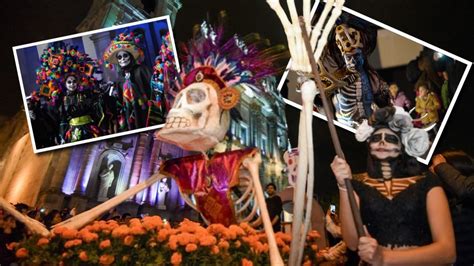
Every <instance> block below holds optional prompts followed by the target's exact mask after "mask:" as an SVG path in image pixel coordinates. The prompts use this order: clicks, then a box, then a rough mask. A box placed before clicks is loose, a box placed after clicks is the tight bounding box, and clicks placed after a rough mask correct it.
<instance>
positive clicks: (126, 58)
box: [116, 51, 132, 67]
mask: <svg viewBox="0 0 474 266" xmlns="http://www.w3.org/2000/svg"><path fill="white" fill-rule="evenodd" d="M116 57H117V61H118V64H119V66H120V67H126V66H128V65H129V64H130V62H131V61H132V58H131V55H130V53H128V52H126V51H120V52H118V53H117V56H116Z"/></svg>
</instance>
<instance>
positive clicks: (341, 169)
mask: <svg viewBox="0 0 474 266" xmlns="http://www.w3.org/2000/svg"><path fill="white" fill-rule="evenodd" d="M331 169H332V172H333V173H334V176H336V180H337V185H338V186H339V187H340V188H346V185H345V184H344V179H346V178H349V179H352V171H351V167H350V166H349V164H348V163H347V162H346V160H344V159H342V158H339V157H338V156H337V155H336V157H334V160H333V161H332V163H331Z"/></svg>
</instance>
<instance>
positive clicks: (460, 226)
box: [430, 150, 474, 265]
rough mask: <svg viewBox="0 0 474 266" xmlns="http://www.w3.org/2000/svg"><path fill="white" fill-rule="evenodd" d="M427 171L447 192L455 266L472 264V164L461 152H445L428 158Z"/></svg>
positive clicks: (473, 182)
mask: <svg viewBox="0 0 474 266" xmlns="http://www.w3.org/2000/svg"><path fill="white" fill-rule="evenodd" d="M430 170H431V171H432V172H434V173H435V174H437V175H438V176H439V177H440V179H441V180H442V182H443V186H444V188H445V190H446V191H447V194H448V198H449V205H450V208H451V213H452V217H453V225H454V233H455V238H456V256H457V260H456V263H455V265H473V264H474V232H473V231H472V230H471V227H472V222H473V221H474V161H473V158H472V157H471V156H469V155H468V154H466V153H465V152H464V151H462V150H453V151H445V152H443V153H441V154H437V155H435V156H434V157H433V159H432V164H431V167H430Z"/></svg>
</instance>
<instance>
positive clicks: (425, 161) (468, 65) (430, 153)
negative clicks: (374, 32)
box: [277, 1, 472, 165]
mask: <svg viewBox="0 0 474 266" xmlns="http://www.w3.org/2000/svg"><path fill="white" fill-rule="evenodd" d="M320 2H321V1H316V2H315V4H314V6H313V8H312V10H311V17H313V16H314V14H315V12H316V9H317V6H318V5H319V3H320ZM342 11H344V12H347V13H349V14H351V15H353V16H356V17H358V18H361V19H364V20H366V21H368V22H370V23H372V24H374V25H377V26H379V27H381V28H383V29H386V30H389V31H390V32H392V33H395V34H398V35H400V36H402V37H405V38H407V39H409V40H411V41H413V42H416V43H418V44H420V45H423V46H424V47H426V48H429V49H431V50H433V51H436V52H439V53H442V54H443V55H446V56H449V57H451V58H452V59H455V60H457V61H459V62H461V63H463V64H465V65H466V69H465V70H464V73H463V75H462V77H461V79H460V80H459V84H458V86H457V88H456V92H455V93H454V95H453V98H452V99H451V103H450V104H449V107H448V110H447V111H446V114H445V116H444V117H443V120H441V125H440V126H439V130H438V132H437V134H436V137H435V138H434V140H433V142H432V144H431V146H430V149H429V151H428V154H427V156H426V158H421V157H416V159H417V160H418V161H419V162H421V163H423V164H425V165H428V164H429V162H430V160H431V157H432V156H433V153H434V150H435V149H436V146H437V145H438V141H439V139H440V138H441V135H442V133H443V130H444V128H445V126H446V123H447V122H448V119H449V117H450V115H451V111H452V110H453V108H454V105H455V104H456V100H457V99H458V96H459V93H460V92H461V89H462V86H463V85H464V82H465V81H466V78H467V75H468V74H469V71H470V69H471V66H472V62H470V61H468V60H466V59H464V58H461V57H459V56H457V55H455V54H453V53H450V52H448V51H445V50H443V49H441V48H439V47H436V46H434V45H432V44H429V43H427V42H425V41H422V40H420V39H418V38H416V37H413V36H411V35H409V34H407V33H404V32H402V31H400V30H397V29H395V28H393V27H391V26H388V25H386V24H384V23H382V22H379V21H377V20H375V19H372V18H370V17H368V16H366V15H363V14H361V13H359V12H357V11H354V10H352V9H350V8H347V7H345V6H343V7H342ZM290 66H291V59H290V60H289V61H288V64H287V66H286V70H285V72H284V73H283V74H282V76H281V79H280V82H279V83H278V87H277V90H278V91H281V88H282V87H283V85H284V84H285V82H286V81H287V80H286V78H287V76H288V73H289V72H290ZM288 89H289V88H288ZM283 100H284V102H285V103H286V104H287V105H290V106H292V107H295V108H298V109H300V110H302V108H303V107H302V105H300V104H298V103H295V102H293V101H290V100H288V99H287V98H284V99H283ZM313 116H316V117H317V118H319V119H322V120H325V121H327V117H326V116H325V115H323V114H320V113H318V112H316V111H313ZM333 121H334V124H335V125H337V126H339V127H341V128H343V129H345V130H348V131H350V132H352V133H354V134H355V132H356V129H355V128H352V127H349V126H347V125H344V124H342V123H340V122H338V121H336V120H333Z"/></svg>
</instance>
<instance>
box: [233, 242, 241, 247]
mask: <svg viewBox="0 0 474 266" xmlns="http://www.w3.org/2000/svg"><path fill="white" fill-rule="evenodd" d="M234 245H235V247H236V248H240V246H241V245H242V243H240V240H236V241H235V242H234Z"/></svg>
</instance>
